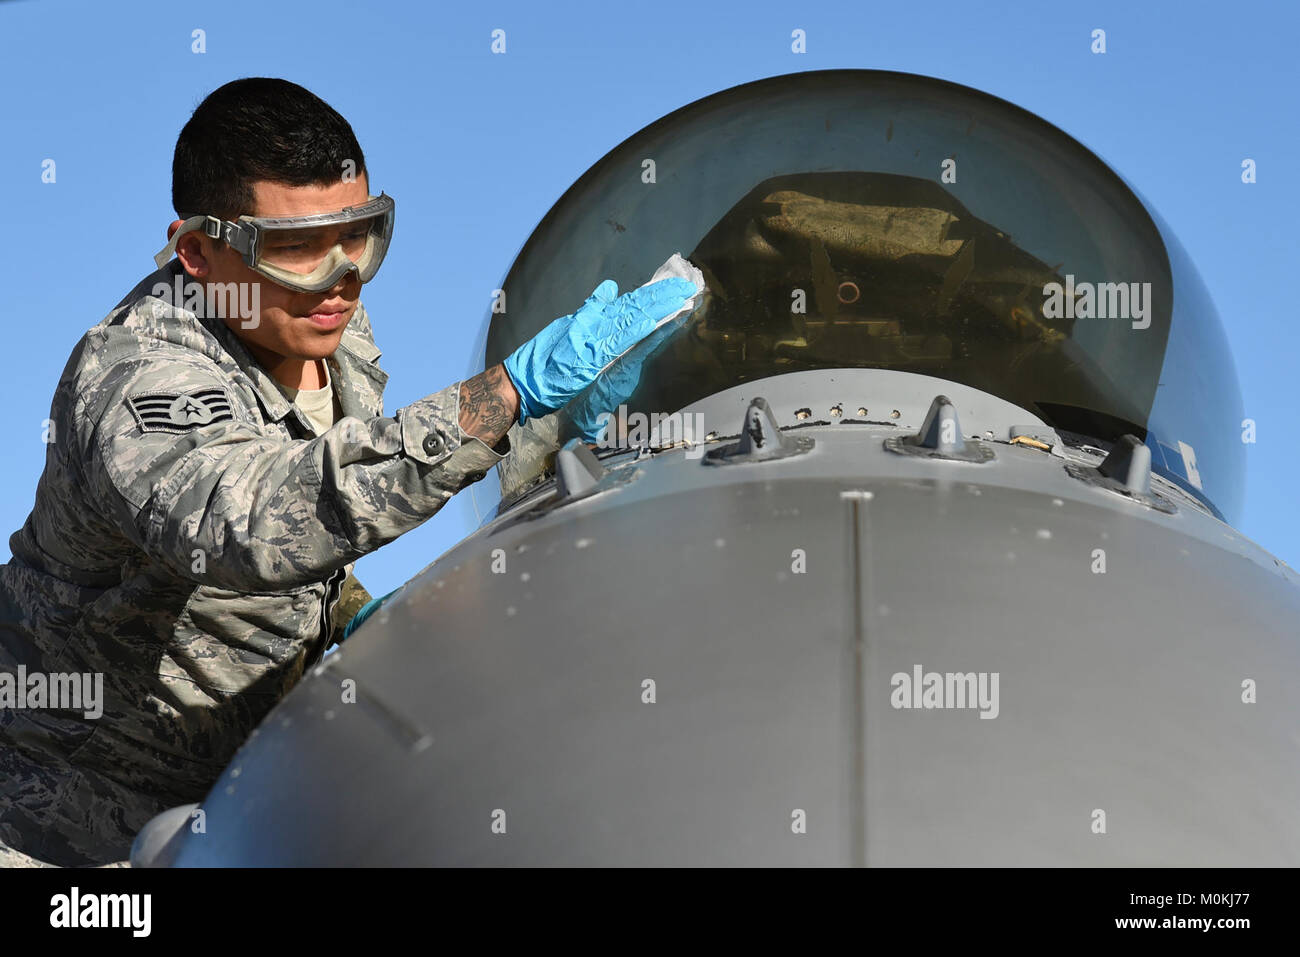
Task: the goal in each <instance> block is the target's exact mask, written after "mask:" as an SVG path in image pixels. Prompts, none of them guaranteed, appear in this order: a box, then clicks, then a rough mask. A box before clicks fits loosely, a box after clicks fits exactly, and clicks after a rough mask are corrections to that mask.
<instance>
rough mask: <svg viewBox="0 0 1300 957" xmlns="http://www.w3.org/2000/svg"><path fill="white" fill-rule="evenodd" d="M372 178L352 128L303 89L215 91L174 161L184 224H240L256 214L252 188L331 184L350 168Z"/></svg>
mask: <svg viewBox="0 0 1300 957" xmlns="http://www.w3.org/2000/svg"><path fill="white" fill-rule="evenodd" d="M349 160H350V161H351V162H352V164H353V167H352V169H353V171H354V172H355V175H356V176H358V177H359V176H361V175H362V174H363V173H365V171H366V160H365V157H364V156H363V155H362V153H361V145H360V144H359V143H358V142H357V138H356V135H355V134H354V133H353V132H352V127H351V126H350V125H349V124H348V121H347V120H345V119H344V118H343V117H342V116H340V115H339V113H338V111H336V110H335V109H334V108H333V107H331V106H330V105H329V104H328V103H326V102H325V101H324V100H322V99H321V98H320V97H318V96H317V95H316V94H314V93H312V92H311V91H310V90H307V89H304V88H303V87H301V86H299V85H298V84H296V83H290V82H289V81H288V80H280V79H274V78H270V77H248V78H246V79H242V80H232V81H231V82H230V83H227V84H225V85H224V86H221V87H218V88H217V89H216V90H213V91H212V92H211V93H209V94H208V96H207V97H206V98H205V99H204V100H203V102H202V103H200V104H199V105H198V108H197V109H195V111H194V114H193V115H192V116H191V117H190V118H189V121H188V122H187V123H186V124H185V126H184V127H183V128H182V129H181V134H180V136H179V137H177V139H176V152H175V154H174V156H173V157H172V206H174V207H175V209H176V214H177V215H178V216H180V217H181V218H182V219H186V218H188V217H190V216H200V215H209V216H219V217H221V218H222V219H234V218H235V217H236V216H239V215H243V214H247V213H250V212H251V211H252V208H253V183H254V182H256V181H258V180H270V181H271V182H275V183H282V184H284V185H286V186H313V185H322V186H323V185H328V184H330V183H336V182H339V181H340V180H341V178H342V177H343V175H344V172H345V170H346V169H347V166H346V165H345V164H346V163H347V162H348V161H349Z"/></svg>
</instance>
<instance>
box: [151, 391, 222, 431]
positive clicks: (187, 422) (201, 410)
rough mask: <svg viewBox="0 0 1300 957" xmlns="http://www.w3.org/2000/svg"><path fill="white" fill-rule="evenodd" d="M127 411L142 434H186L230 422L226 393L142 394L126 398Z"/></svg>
mask: <svg viewBox="0 0 1300 957" xmlns="http://www.w3.org/2000/svg"><path fill="white" fill-rule="evenodd" d="M126 404H127V408H129V409H130V410H131V414H132V415H134V416H135V421H136V424H137V425H139V426H140V431H142V432H188V431H189V430H190V429H197V428H201V427H203V426H205V425H211V424H212V423H213V422H233V421H234V420H235V417H234V415H232V414H231V412H230V396H229V395H227V394H226V390H225V389H220V388H211V389H196V390H195V391H193V392H182V393H179V394H178V393H175V392H141V393H139V394H137V395H131V396H127V399H126Z"/></svg>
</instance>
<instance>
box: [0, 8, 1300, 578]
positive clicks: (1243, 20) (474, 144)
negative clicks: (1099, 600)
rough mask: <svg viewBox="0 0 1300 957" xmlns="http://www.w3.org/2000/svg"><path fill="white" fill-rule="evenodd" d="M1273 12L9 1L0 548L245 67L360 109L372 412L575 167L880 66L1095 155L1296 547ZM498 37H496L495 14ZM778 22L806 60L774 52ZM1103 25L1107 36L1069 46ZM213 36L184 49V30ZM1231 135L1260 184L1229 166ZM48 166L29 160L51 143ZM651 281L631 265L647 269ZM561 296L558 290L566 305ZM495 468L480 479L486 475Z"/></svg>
mask: <svg viewBox="0 0 1300 957" xmlns="http://www.w3.org/2000/svg"><path fill="white" fill-rule="evenodd" d="M1297 26H1300V15H1297V12H1296V8H1295V7H1294V6H1293V5H1290V4H1282V3H1277V4H1269V3H1256V4H1249V5H1218V4H1215V5H1211V4H1201V3H1195V2H1179V3H1174V2H1168V3H1151V2H1148V3H1141V4H1138V3H1134V2H1132V0H1128V2H1117V3H1088V4H1073V3H1043V2H1001V3H983V4H974V3H970V2H969V0H956V2H950V0H928V2H926V3H924V4H913V5H903V4H868V3H863V2H860V0H859V2H847V3H816V2H800V3H790V2H785V3H773V2H744V3H740V2H730V3H711V4H684V5H674V4H638V5H636V6H618V7H615V6H612V5H609V4H601V3H565V2H547V3H544V4H541V3H536V2H520V3H497V4H492V3H486V4H480V5H476V6H475V7H474V8H473V9H471V8H470V7H469V5H457V6H455V7H451V6H446V5H443V4H441V3H415V2H383V0H379V2H372V3H369V4H365V5H363V4H358V3H355V2H352V3H339V2H335V0H315V2H312V3H290V2H285V3H267V2H265V0H261V2H248V0H227V2H224V3H222V4H219V5H213V6H210V7H206V8H204V7H197V6H194V5H180V4H176V3H174V2H153V0H133V2H131V3H129V4H112V3H102V2H93V0H92V2H72V0H67V2H59V0H9V2H0V89H2V90H3V91H4V92H3V93H2V94H0V97H3V100H2V102H3V104H4V105H3V114H2V115H3V125H2V126H0V129H2V130H3V133H2V134H0V137H2V138H0V209H2V210H3V215H0V221H3V223H4V224H5V226H6V228H5V229H3V230H0V278H3V280H4V288H5V290H6V293H7V299H6V301H7V302H8V303H9V305H8V307H7V309H6V312H7V316H6V326H7V329H8V333H9V341H8V342H7V344H6V348H5V350H4V352H3V355H0V368H2V369H3V375H0V402H3V407H4V408H5V410H6V415H5V417H4V420H3V423H4V429H5V433H6V436H7V440H8V441H7V443H6V446H7V455H6V456H5V458H6V467H5V468H4V469H3V470H0V548H2V549H3V555H2V556H0V557H2V558H7V557H8V554H9V552H8V548H7V536H8V534H9V533H10V532H12V531H14V530H16V529H18V528H20V527H21V526H22V523H23V521H24V519H25V518H26V515H27V513H28V511H29V510H30V508H31V504H32V501H33V496H34V493H35V489H36V482H37V479H38V477H39V475H40V472H41V468H42V464H43V457H44V446H43V444H42V440H41V423H42V421H43V420H44V419H45V418H46V416H47V414H48V409H49V402H50V398H51V395H52V394H53V390H54V386H55V384H56V382H57V380H58V376H59V373H60V371H61V370H62V368H63V365H64V363H65V361H66V360H67V357H68V353H69V352H70V350H71V349H72V347H73V345H74V344H75V343H76V341H77V339H78V338H79V337H80V336H81V334H82V333H83V332H84V331H85V330H86V329H87V328H89V327H90V326H92V325H94V324H95V323H97V322H98V321H99V320H100V319H101V318H103V316H104V315H105V314H106V313H107V312H108V311H109V309H110V308H111V307H112V306H113V304H114V303H116V302H117V301H118V299H119V298H120V297H121V296H122V295H123V294H124V293H125V292H126V291H127V290H128V289H130V288H131V287H132V286H133V285H134V284H135V283H136V282H137V281H138V280H139V279H141V278H142V277H143V276H145V275H146V274H148V273H149V272H150V271H151V270H152V265H151V256H152V255H153V253H154V252H156V251H157V250H158V248H159V247H161V246H162V245H163V243H164V241H165V238H166V237H165V232H164V230H165V227H166V224H167V223H168V222H169V221H170V220H171V219H172V218H173V214H172V211H171V208H170V181H171V155H172V149H173V147H174V145H175V140H176V134H177V133H178V132H179V130H180V127H181V126H182V124H183V123H184V122H185V120H186V119H187V118H188V116H189V114H190V112H191V111H192V109H193V108H194V106H196V105H197V103H198V102H199V100H201V99H202V97H203V96H204V95H205V94H207V93H208V92H210V91H211V90H212V89H214V88H216V87H217V86H220V85H221V84H222V83H224V82H226V81H228V80H231V79H235V78H237V77H241V76H282V77H285V78H287V79H290V80H293V81H295V82H297V83H301V84H303V85H304V86H306V87H308V88H309V89H311V90H312V91H313V92H315V93H317V94H318V95H320V96H321V97H323V98H324V99H325V100H326V101H328V102H329V103H330V104H331V105H333V106H334V107H335V108H336V109H338V110H339V111H340V112H341V113H342V114H343V115H344V116H346V117H347V118H348V120H349V121H350V122H351V123H352V125H353V128H354V129H355V130H356V133H357V136H358V138H359V140H360V141H361V144H362V147H363V149H364V150H365V153H366V160H367V165H368V166H369V168H370V171H371V183H372V186H373V187H375V190H376V191H378V190H379V189H383V190H384V191H386V192H387V193H389V194H390V195H392V196H394V197H395V198H396V199H397V202H398V231H397V235H396V238H395V241H394V248H393V249H392V251H391V252H390V254H389V257H388V260H387V261H386V262H385V265H384V268H383V270H382V271H381V272H380V274H379V276H378V277H377V278H376V279H375V281H374V282H372V283H371V284H370V285H369V286H367V287H366V290H365V293H364V296H363V298H364V301H365V303H366V306H367V309H368V310H369V311H370V314H371V316H372V318H373V320H374V322H375V330H376V338H377V341H378V344H379V346H380V348H381V349H383V350H384V353H385V355H384V358H383V360H382V365H383V366H384V367H385V368H386V369H387V370H388V372H389V374H390V380H389V386H388V391H387V395H386V409H387V411H388V412H389V413H390V414H391V413H392V411H393V410H395V409H396V408H398V407H399V406H401V405H403V404H405V403H408V402H410V401H412V400H414V399H417V398H420V397H421V396H423V395H426V394H428V393H429V392H433V391H435V390H437V389H439V388H441V387H443V386H445V385H448V384H450V383H451V382H453V381H455V380H457V379H461V378H464V377H465V376H467V375H468V374H470V373H471V372H474V371H478V370H477V367H475V366H473V364H474V363H475V362H476V361H477V360H476V358H475V357H473V356H472V355H471V353H472V351H473V347H474V343H475V340H476V338H477V335H478V332H479V329H480V327H481V326H482V324H483V322H484V319H485V317H486V315H487V310H488V306H489V298H490V296H491V291H492V290H493V289H494V288H496V286H497V285H498V284H499V283H500V281H501V279H502V277H503V276H504V275H505V273H506V270H507V269H508V267H509V265H510V263H511V261H512V260H513V258H514V256H515V254H516V253H517V252H518V250H519V248H520V246H521V245H522V244H523V242H524V240H525V239H527V237H528V235H529V233H530V232H531V231H532V229H533V227H534V226H535V225H536V224H537V222H538V221H539V220H540V219H541V218H542V216H543V215H545V213H546V211H547V210H548V209H549V208H550V206H551V204H552V203H553V202H554V201H555V200H556V199H558V198H559V196H560V195H561V194H562V193H563V192H564V190H565V189H566V188H568V186H569V185H570V184H571V183H572V182H573V181H574V180H575V179H577V178H578V177H579V176H580V175H581V174H582V173H583V172H584V171H585V170H586V169H587V168H588V167H589V166H591V164H592V163H594V162H595V161H596V160H598V159H599V158H600V157H601V156H603V155H604V154H605V153H606V152H608V151H609V150H610V149H611V148H613V147H614V146H616V145H617V144H618V143H620V142H621V141H622V140H623V139H625V138H626V137H628V136H629V135H630V134H632V133H634V132H635V131H637V130H638V129H640V128H642V127H643V126H645V125H647V124H649V123H651V122H653V121H654V120H656V119H657V118H659V117H660V116H662V115H664V114H665V113H668V112H670V111H672V110H674V109H677V108H678V107H680V106H683V105H685V104H687V103H690V102H692V101H694V100H697V99H699V98H701V97H704V96H707V95H709V94H711V93H715V92H717V91H719V90H723V89H726V88H728V87H731V86H735V85H737V84H740V83H745V82H747V81H750V80H755V79H759V78H761V77H766V76H773V75H777V74H782V73H791V72H799V71H806V70H823V69H833V68H872V69H887V70H900V71H905V72H912V73H921V74H926V75H929V76H936V77H941V78H944V79H948V80H952V81H954V82H958V83H962V84H964V85H967V86H972V87H976V88H978V89H982V90H985V91H986V92H989V93H992V94H994V95H996V96H999V97H1002V98H1004V99H1007V100H1010V101H1011V102H1013V103H1016V104H1017V105H1019V106H1022V107H1025V108H1026V109H1029V110H1031V111H1033V112H1034V113H1037V114H1039V115H1040V116H1042V117H1044V118H1045V119H1047V120H1048V121H1050V122H1051V123H1054V124H1055V125H1057V126H1059V127H1060V128H1062V129H1064V130H1065V131H1066V132H1067V133H1070V134H1071V135H1072V136H1074V137H1075V138H1077V139H1079V140H1080V141H1081V142H1083V143H1084V144H1085V145H1086V146H1088V147H1090V148H1091V149H1093V150H1094V151H1095V152H1097V153H1098V154H1099V155H1100V156H1101V157H1102V158H1103V159H1105V160H1106V161H1107V162H1109V163H1110V164H1111V165H1112V166H1113V167H1114V168H1115V169H1116V170H1118V171H1119V172H1120V173H1121V175H1123V176H1124V177H1125V178H1126V179H1128V180H1129V182H1131V183H1133V184H1134V185H1135V186H1137V188H1138V189H1140V190H1141V191H1142V193H1143V194H1144V196H1145V197H1146V198H1147V199H1148V200H1149V201H1150V202H1151V203H1152V204H1153V205H1154V206H1155V208H1156V209H1157V210H1158V211H1159V212H1160V213H1161V214H1162V215H1163V217H1164V218H1165V220H1166V221H1167V222H1168V223H1169V224H1170V225H1171V226H1172V227H1173V229H1174V230H1175V231H1176V232H1177V233H1178V235H1179V237H1180V238H1181V239H1182V242H1183V244H1184V245H1185V246H1186V248H1187V250H1188V252H1189V253H1190V255H1191V257H1192V259H1193V260H1194V261H1195V262H1196V263H1197V265H1198V266H1199V268H1200V270H1201V275H1202V277H1203V278H1204V279H1205V282H1206V284H1207V286H1208V287H1209V289H1210V292H1211V294H1212V296H1213V298H1214V300H1215V302H1216V303H1217V305H1218V307H1219V311H1220V313H1221V315H1222V316H1223V319H1224V324H1225V326H1226V329H1227V334H1228V339H1229V341H1230V343H1231V345H1232V348H1233V352H1234V355H1235V360H1236V365H1237V370H1238V375H1239V378H1240V380H1241V384H1242V392H1243V399H1244V406H1245V413H1246V415H1247V416H1248V417H1251V418H1253V419H1255V420H1256V422H1257V423H1258V442H1257V443H1256V444H1255V445H1252V446H1248V447H1247V456H1248V473H1247V493H1246V507H1245V510H1244V513H1243V519H1242V521H1241V523H1240V527H1241V529H1242V531H1243V532H1245V533H1246V534H1247V535H1249V536H1250V537H1252V538H1254V539H1255V540H1256V541H1258V542H1259V543H1260V544H1261V545H1263V546H1264V547H1265V548H1267V549H1269V550H1270V551H1271V552H1273V553H1274V554H1276V555H1277V556H1278V557H1280V558H1282V559H1284V560H1286V561H1287V562H1289V563H1290V564H1291V565H1293V566H1298V567H1300V514H1298V511H1300V510H1297V509H1296V508H1295V506H1294V504H1293V496H1292V495H1291V494H1290V490H1289V488H1288V487H1287V482H1288V481H1289V478H1290V477H1291V476H1292V475H1293V474H1295V472H1296V469H1297V467H1298V466H1300V443H1298V442H1297V440H1296V437H1295V430H1294V429H1293V427H1292V426H1293V413H1292V409H1293V408H1295V404H1296V403H1295V398H1294V394H1293V393H1292V391H1291V387H1292V385H1293V382H1292V377H1293V375H1294V368H1295V359H1296V356H1297V355H1298V354H1300V329H1298V328H1297V324H1298V323H1300V315H1297V309H1296V306H1295V299H1294V296H1293V294H1292V292H1291V289H1292V286H1291V284H1290V279H1291V278H1292V276H1293V273H1294V270H1295V268H1296V261H1295V260H1296V257H1295V252H1296V250H1297V242H1296V240H1295V238H1294V236H1293V234H1292V231H1293V230H1294V229H1295V224H1296V222H1297V219H1298V218H1300V217H1298V216H1297V213H1298V212H1300V209H1298V207H1300V202H1298V201H1297V195H1298V194H1297V186H1296V183H1297V178H1298V177H1300V169H1298V168H1296V166H1295V163H1296V162H1297V160H1296V157H1300V132H1298V129H1300V128H1298V126H1297V117H1300V81H1298V79H1297V77H1298V73H1297V66H1296V58H1295V53H1294V50H1293V45H1294V36H1295V33H1296V28H1297ZM496 28H501V29H504V30H505V31H506V36H507V53H506V54H505V55H504V56H501V55H493V54H492V53H491V51H490V41H491V32H492V30H493V29H496ZM795 28H800V29H803V30H804V31H806V33H807V37H808V44H807V46H808V52H807V53H804V54H795V53H792V52H791V50H790V34H791V31H792V30H793V29H795ZM1094 28H1102V29H1105V31H1106V34H1107V46H1108V52H1107V53H1106V54H1105V55H1104V56H1096V55H1093V54H1092V53H1090V52H1089V43H1090V33H1091V31H1092V30H1093V29H1094ZM196 29H201V30H203V31H205V34H206V52H205V53H202V54H197V53H194V52H192V49H191V46H192V42H193V41H192V39H191V36H192V31H194V30H196ZM1245 157H1250V158H1253V159H1254V160H1256V162H1257V164H1258V170H1259V172H1258V182H1257V183H1256V184H1254V185H1251V186H1245V185H1243V184H1242V183H1241V181H1240V164H1241V160H1242V159H1243V158H1245ZM48 158H53V159H54V160H55V161H56V163H57V182H55V183H53V184H47V183H42V182H41V164H42V161H43V160H45V159H48ZM647 278H648V277H647ZM578 304H579V303H578V302H575V303H574V305H575V307H576V306H577V305H578ZM490 480H491V479H489V481H490ZM472 515H473V512H472V509H471V507H470V502H469V496H468V495H461V496H458V497H457V498H456V499H453V501H452V502H451V504H449V505H448V506H447V507H446V508H445V509H444V510H443V511H442V512H440V513H439V514H438V515H436V516H434V517H433V518H432V519H431V520H430V521H429V522H427V523H425V525H423V526H422V527H420V528H419V529H417V530H415V531H413V532H411V533H409V534H407V535H405V536H403V537H402V538H400V539H398V540H397V541H396V542H393V543H392V544H390V545H388V546H385V547H384V548H383V549H381V550H380V551H378V552H376V553H374V554H372V555H369V556H366V557H365V558H363V559H362V560H361V561H360V563H359V564H358V570H357V571H358V576H359V577H360V578H361V580H362V581H363V582H364V583H365V584H366V585H367V587H368V588H369V589H370V590H371V592H372V593H374V594H376V595H378V594H382V593H384V592H386V591H389V590H391V589H393V588H395V587H397V586H398V585H400V584H401V583H402V582H404V581H405V580H406V579H407V578H409V577H410V576H411V575H412V574H414V573H415V572H417V571H418V570H419V569H421V568H423V567H424V566H425V565H427V564H428V563H429V562H431V561H433V559H434V558H436V557H437V556H438V555H439V554H441V553H442V552H444V551H445V550H446V549H447V548H449V547H451V546H452V545H453V544H455V542H456V541H458V540H459V539H460V538H461V537H463V535H464V534H465V533H466V532H468V531H469V530H470V529H471V528H472V527H473V524H474V523H473V520H472Z"/></svg>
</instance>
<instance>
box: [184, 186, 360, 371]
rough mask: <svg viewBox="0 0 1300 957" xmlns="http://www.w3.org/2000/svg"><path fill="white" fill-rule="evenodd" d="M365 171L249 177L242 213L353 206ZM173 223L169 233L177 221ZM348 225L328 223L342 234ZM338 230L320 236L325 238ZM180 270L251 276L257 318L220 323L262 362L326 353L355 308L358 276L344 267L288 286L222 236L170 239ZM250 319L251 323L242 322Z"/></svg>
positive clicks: (205, 278) (220, 279)
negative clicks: (310, 282)
mask: <svg viewBox="0 0 1300 957" xmlns="http://www.w3.org/2000/svg"><path fill="white" fill-rule="evenodd" d="M368 189H369V185H368V182H367V180H366V177H365V176H364V175H363V176H360V177H358V178H357V179H356V180H353V181H352V182H338V183H331V184H329V185H327V186H285V185H283V184H281V183H272V182H267V181H264V180H258V181H257V182H255V183H254V184H253V208H252V209H249V210H244V211H243V215H249V216H260V217H274V216H304V215H308V214H311V213H328V212H335V211H337V210H340V209H342V208H343V207H345V206H359V205H361V204H362V203H364V202H365V201H366V199H367V198H368V197H369V193H368ZM179 224H180V220H177V221H176V222H175V223H173V224H172V229H170V230H169V231H168V235H169V236H170V235H171V232H173V231H174V230H175V228H176V227H177V226H179ZM347 228H348V227H347V226H342V225H340V226H335V227H332V229H333V230H334V231H335V232H336V233H338V234H339V235H341V234H342V233H343V231H344V230H346V229H347ZM336 240H337V237H333V238H327V239H326V240H325V242H326V243H328V244H330V245H332V243H333V242H334V241H336ZM176 253H177V256H178V257H179V258H180V260H181V264H182V265H183V266H184V268H185V271H186V272H187V273H189V275H190V276H192V277H193V278H194V279H195V280H196V281H199V282H203V283H230V282H234V283H256V284H257V286H258V292H259V295H260V305H261V313H260V316H259V317H258V321H257V322H256V324H253V323H250V322H249V321H248V320H247V319H243V318H241V317H240V316H238V315H227V316H224V317H223V319H224V321H225V323H226V325H227V326H228V327H229V328H230V329H231V330H232V331H233V332H234V333H235V335H237V336H238V337H239V338H240V340H241V341H242V342H243V343H244V344H245V345H246V346H248V347H249V351H250V352H251V353H252V354H253V355H254V357H255V358H257V359H258V361H259V362H261V363H262V364H263V365H265V366H267V367H268V368H274V367H275V366H278V365H280V364H281V363H282V362H283V360H285V359H288V360H304V361H309V362H312V361H315V360H317V359H324V358H325V357H327V356H329V355H332V354H333V352H334V350H335V349H337V348H338V344H339V340H340V339H341V338H343V330H344V329H345V328H346V327H347V324H348V322H349V321H351V319H352V314H353V313H354V312H356V308H357V303H358V301H359V300H360V298H361V280H360V279H358V278H357V274H356V273H355V272H349V273H347V274H346V275H345V276H344V277H343V278H342V279H340V280H339V281H338V282H337V283H336V284H335V285H334V287H333V288H331V289H328V290H326V291H325V292H298V291H297V290H294V289H289V288H288V287H286V286H282V285H280V284H279V283H277V282H274V281H272V280H270V279H267V278H266V277H265V276H262V275H261V274H259V273H257V272H254V271H253V270H252V269H249V268H248V267H247V266H246V265H244V261H243V259H242V258H241V257H240V255H239V253H237V252H235V250H233V249H231V248H230V247H229V246H227V245H226V244H225V243H223V242H221V241H219V240H215V239H211V238H209V237H208V236H206V235H205V234H203V233H202V232H201V231H200V232H195V233H187V234H186V235H185V236H182V237H181V241H180V243H179V245H178V246H177V250H176ZM245 325H251V326H252V328H244V326H245Z"/></svg>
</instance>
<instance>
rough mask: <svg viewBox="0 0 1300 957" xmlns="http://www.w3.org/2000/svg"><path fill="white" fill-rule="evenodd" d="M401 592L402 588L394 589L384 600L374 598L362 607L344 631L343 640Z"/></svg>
mask: <svg viewBox="0 0 1300 957" xmlns="http://www.w3.org/2000/svg"><path fill="white" fill-rule="evenodd" d="M399 591H401V589H400V588H394V589H393V590H392V591H390V592H389V593H388V594H387V595H385V596H384V597H383V598H372V599H370V601H368V602H366V603H365V604H364V605H362V606H361V607H360V609H358V610H357V613H356V614H355V615H353V616H352V620H351V621H349V622H348V624H347V627H346V628H344V629H343V638H344V639H346V638H347V637H348V635H350V634H352V632H354V631H356V630H357V629H358V628H360V627H361V625H362V623H363V622H365V620H366V619H367V618H369V617H370V616H371V615H373V614H374V613H375V612H376V611H377V610H378V608H379V606H380V605H382V604H383V603H384V602H386V601H388V599H389V598H391V597H392V596H394V595H396V594H397V593H398V592H399Z"/></svg>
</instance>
